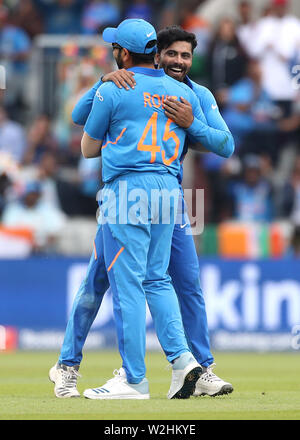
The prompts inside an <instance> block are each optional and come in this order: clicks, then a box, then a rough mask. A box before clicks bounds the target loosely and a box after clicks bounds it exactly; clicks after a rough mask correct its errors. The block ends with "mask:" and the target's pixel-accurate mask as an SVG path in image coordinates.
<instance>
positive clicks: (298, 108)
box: [0, 0, 300, 251]
mask: <svg viewBox="0 0 300 440" xmlns="http://www.w3.org/2000/svg"><path fill="white" fill-rule="evenodd" d="M204 3H206V1H205V0H202V1H199V0H198V1H197V0H186V1H175V2H172V1H168V0H151V1H147V0H136V1H118V0H116V1H100V0H91V1H81V0H22V1H21V0H7V1H5V0H0V65H1V66H4V67H5V72H6V90H0V93H1V96H0V220H1V224H2V226H4V227H17V226H20V225H21V226H32V227H33V228H35V229H36V230H37V235H36V239H35V246H36V251H44V250H45V249H51V246H52V244H53V242H54V241H55V236H56V234H57V232H58V231H59V230H60V229H61V228H62V226H63V225H65V224H66V222H67V221H68V219H69V218H71V217H74V216H86V217H95V213H96V209H97V202H96V194H97V191H98V189H99V188H100V187H101V163H100V160H99V159H95V160H94V159H93V160H84V159H83V158H82V157H81V155H80V136H81V130H80V129H78V128H76V127H74V126H72V123H71V121H70V117H69V116H68V117H66V118H65V116H64V114H63V113H62V109H61V108H60V109H59V110H58V111H57V112H56V114H49V113H47V112H46V111H44V110H42V111H40V112H38V113H36V114H32V112H31V113H30V112H28V107H29V106H30V102H32V100H33V99H34V96H33V97H32V96H30V99H29V100H28V94H29V92H28V88H27V86H26V78H27V79H28V77H30V75H31V71H30V66H31V64H30V63H31V59H32V48H33V46H34V41H35V38H36V37H37V36H39V35H41V34H49V35H57V34H63V35H70V34H82V35H98V34H99V33H100V32H101V31H102V29H103V28H104V27H106V26H110V25H112V26H114V25H117V24H118V23H119V22H120V21H121V20H123V19H124V18H132V17H139V18H144V19H146V20H148V21H150V22H152V23H153V24H154V25H155V27H156V29H157V30H159V29H161V28H163V27H165V26H167V25H170V24H174V23H175V24H179V25H181V26H182V27H183V28H184V29H186V30H187V31H190V32H194V33H195V34H196V37H197V41H198V46H197V48H196V49H195V53H194V58H193V67H192V70H191V72H190V76H191V78H192V79H194V80H195V81H197V82H198V83H200V84H203V85H204V86H207V87H208V88H209V89H210V90H211V91H212V92H213V94H214V96H215V97H216V99H217V102H218V104H219V108H220V111H221V113H222V115H223V117H224V119H225V121H226V123H227V124H228V126H229V128H230V130H231V131H232V133H233V135H234V138H235V143H236V151H235V154H234V155H233V156H232V157H231V158H230V159H229V160H224V159H222V158H219V157H217V156H215V155H213V154H201V155H199V154H198V155H194V156H193V160H192V167H193V175H194V182H193V186H194V188H204V190H205V221H206V223H211V224H218V223H220V222H222V221H226V220H236V221H244V222H249V221H250V222H251V221H261V222H266V223H270V222H273V221H277V220H282V219H283V220H287V221H289V222H290V223H291V224H293V225H294V226H295V234H296V235H295V237H294V239H293V240H294V242H295V243H298V244H297V246H298V247H299V241H300V240H299V227H300V148H299V147H300V78H299V73H300V19H299V17H296V16H294V15H293V14H292V13H291V11H290V2H289V1H288V0H269V2H268V3H267V4H266V5H264V7H262V8H261V10H260V13H259V16H257V14H254V10H253V1H251V0H249V1H246V0H243V1H240V0H237V1H236V3H235V5H236V10H235V11H234V14H233V15H234V17H235V18H232V14H231V15H230V16H229V15H228V14H227V11H225V10H224V11H223V14H222V17H223V18H222V19H221V20H219V21H218V22H217V23H215V22H209V21H208V20H207V18H204V17H203V16H202V15H201V7H202V6H203V4H204ZM64 50H65V53H63V54H62V55H61V56H62V58H63V56H64V57H66V52H67V55H68V57H69V58H68V60H69V59H70V53H71V54H72V56H73V58H74V59H76V56H79V55H78V51H76V48H72V47H68V48H65V49H64ZM103 50H104V49H103ZM93 57H94V59H96V58H97V57H98V58H99V57H100V58H101V57H102V58H101V59H102V64H101V63H100V64H99V65H97V63H96V64H95V63H94V64H89V62H88V60H87V59H86V58H85V59H84V63H85V64H84V63H82V62H79V61H78V58H77V59H76V60H77V61H76V63H77V66H76V69H77V70H76V69H75V68H74V65H72V64H70V62H69V61H68V63H69V64H68V63H66V64H63V63H61V65H60V66H59V77H62V76H63V75H65V80H64V81H65V82H64V84H63V86H62V87H60V88H59V93H60V95H61V101H60V103H61V107H63V108H64V109H65V110H66V114H67V115H70V112H71V109H72V106H73V105H74V103H75V102H76V100H77V99H78V98H79V96H81V95H82V93H84V91H85V90H87V89H88V88H89V87H90V86H91V85H92V84H93V83H94V82H95V81H97V80H98V78H99V76H101V73H102V74H103V71H105V70H107V71H109V69H111V68H112V64H110V61H111V60H110V58H109V57H110V54H109V52H108V53H106V52H103V51H102V52H101V48H100V49H99V51H95V52H93ZM83 65H85V68H84V69H83V68H82V66H83ZM66 66H69V71H68V73H67V74H66V71H67V68H66ZM80 66H81V67H80ZM80 68H81V71H79V70H80ZM75 70H76V72H77V73H76V74H77V83H76V85H74V88H73V89H72V90H71V92H70V90H69V95H65V94H64V93H66V92H65V91H66V90H67V89H68V87H69V89H70V83H72V81H71V80H70V78H71V79H72V78H73V77H72V76H70V75H71V74H70V71H71V73H72V75H73V76H74V72H75ZM62 72H63V73H62ZM0 86H1V84H0ZM0 88H1V87H0ZM33 90H34V89H33ZM30 93H31V95H32V92H30ZM36 94H38V91H36ZM70 95H71V96H70ZM28 114H29V115H30V117H28ZM24 115H26V117H25V116H24Z"/></svg>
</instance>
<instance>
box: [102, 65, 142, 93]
mask: <svg viewBox="0 0 300 440" xmlns="http://www.w3.org/2000/svg"><path fill="white" fill-rule="evenodd" d="M133 77H134V72H131V71H128V70H126V69H120V70H116V71H115V72H110V73H107V74H106V75H104V76H103V77H102V82H107V81H112V82H113V83H115V84H116V86H117V87H119V89H122V88H124V89H126V90H129V88H130V87H131V88H132V89H134V87H135V85H136V82H135V80H134V78H133Z"/></svg>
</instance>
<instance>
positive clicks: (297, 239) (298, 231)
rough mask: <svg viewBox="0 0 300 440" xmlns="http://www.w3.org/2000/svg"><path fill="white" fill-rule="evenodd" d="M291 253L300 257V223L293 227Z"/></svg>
mask: <svg viewBox="0 0 300 440" xmlns="http://www.w3.org/2000/svg"><path fill="white" fill-rule="evenodd" d="M289 253H290V254H291V255H292V256H293V257H295V258H300V225H296V226H294V228H293V232H292V236H291V242H290V249H289Z"/></svg>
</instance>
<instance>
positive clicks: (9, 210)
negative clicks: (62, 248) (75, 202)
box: [2, 181, 66, 253]
mask: <svg viewBox="0 0 300 440" xmlns="http://www.w3.org/2000/svg"><path fill="white" fill-rule="evenodd" d="M41 194H42V192H41V187H40V184H39V183H38V182H36V181H33V182H28V183H27V185H26V187H25V189H24V193H23V195H22V198H21V199H20V200H17V201H13V202H10V203H7V205H6V207H5V208H4V210H3V215H2V224H3V225H4V226H6V227H24V228H28V229H31V230H32V231H33V234H34V252H37V253H41V252H42V253H44V252H47V253H48V252H53V251H54V250H55V242H56V239H57V237H58V234H59V232H60V231H61V230H62V227H63V226H64V224H65V221H66V217H65V215H64V214H63V213H62V212H61V211H59V210H57V209H55V208H53V207H52V206H51V205H50V204H48V203H45V202H42V201H41Z"/></svg>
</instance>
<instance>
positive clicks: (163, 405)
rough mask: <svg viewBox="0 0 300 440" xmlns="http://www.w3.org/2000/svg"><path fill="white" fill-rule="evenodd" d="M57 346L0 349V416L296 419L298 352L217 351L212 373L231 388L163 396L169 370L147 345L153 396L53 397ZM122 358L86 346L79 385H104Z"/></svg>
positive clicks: (298, 416)
mask: <svg viewBox="0 0 300 440" xmlns="http://www.w3.org/2000/svg"><path fill="white" fill-rule="evenodd" d="M56 359H57V353H49V352H16V353H0V419H1V420H151V419H152V420H177V421H178V420H226V419H228V420H229V419H233V420H239V419H240V420H242V419H244V420H255V419H256V420H271V419H272V420H275V419H277V420H285V419H286V420H296V419H297V420H299V419H300V399H299V395H300V394H299V392H300V381H299V373H300V356H299V352H293V353H277V354H248V353H239V354H237V353H232V354H231V353H227V354H224V353H215V360H216V362H217V367H216V369H215V372H216V374H218V375H219V376H220V377H222V378H224V379H226V380H228V381H230V382H231V383H232V384H233V386H234V392H233V393H232V394H230V395H227V396H219V397H214V398H211V397H208V396H205V397H198V398H195V397H191V398H190V399H188V400H167V398H166V394H167V392H168V388H169V384H170V378H171V370H170V369H167V368H166V365H167V362H166V361H165V359H164V357H163V355H162V354H161V353H148V354H147V357H146V363H147V369H148V370H147V377H148V379H149V382H150V394H151V398H150V400H145V401H143V400H136V401H134V400H132V401H130V400H123V401H122V400H120V401H117V400H116V401H109V400H106V401H95V400H88V399H85V398H83V397H81V398H78V399H57V398H56V397H55V396H54V393H53V384H52V383H51V382H50V381H49V379H48V370H49V368H50V367H51V366H52V365H54V363H55V362H56ZM119 366H120V357H119V355H118V354H117V353H114V352H98V353H94V352H86V353H85V356H84V359H83V362H82V365H81V368H80V373H81V375H82V378H80V379H79V383H78V389H79V391H80V392H83V390H84V389H85V388H90V387H96V386H100V385H103V384H104V382H105V381H106V380H107V379H109V378H111V377H112V372H113V370H114V369H115V368H118V367H119Z"/></svg>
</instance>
